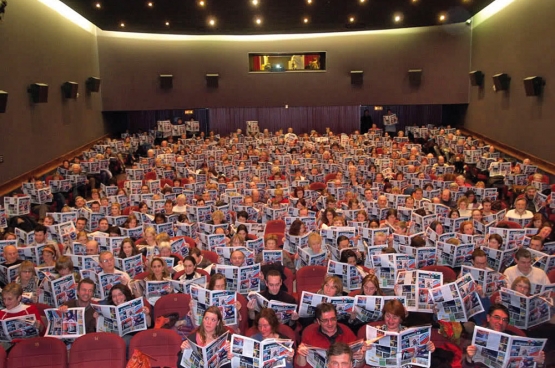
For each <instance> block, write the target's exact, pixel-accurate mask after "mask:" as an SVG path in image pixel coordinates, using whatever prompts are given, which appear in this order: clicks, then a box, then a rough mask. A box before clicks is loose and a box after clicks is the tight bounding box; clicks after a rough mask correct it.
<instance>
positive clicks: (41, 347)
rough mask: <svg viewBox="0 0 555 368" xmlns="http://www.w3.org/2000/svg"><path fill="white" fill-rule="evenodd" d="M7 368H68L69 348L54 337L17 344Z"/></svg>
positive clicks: (11, 352) (31, 339) (27, 340)
mask: <svg viewBox="0 0 555 368" xmlns="http://www.w3.org/2000/svg"><path fill="white" fill-rule="evenodd" d="M6 367H7V368H35V367H36V368H67V348H66V345H65V344H64V343H63V342H62V341H61V340H59V339H56V338H54V337H34V338H30V339H23V340H21V341H20V342H18V343H16V344H15V345H14V346H13V348H12V349H11V350H10V354H9V355H8V363H7V365H6Z"/></svg>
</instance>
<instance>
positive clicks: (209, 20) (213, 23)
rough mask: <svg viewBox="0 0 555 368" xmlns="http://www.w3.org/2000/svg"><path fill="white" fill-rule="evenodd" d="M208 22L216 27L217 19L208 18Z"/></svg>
mask: <svg viewBox="0 0 555 368" xmlns="http://www.w3.org/2000/svg"><path fill="white" fill-rule="evenodd" d="M208 24H210V26H212V27H214V26H215V25H216V19H214V18H210V19H208Z"/></svg>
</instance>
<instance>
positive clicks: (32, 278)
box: [15, 261, 39, 303]
mask: <svg viewBox="0 0 555 368" xmlns="http://www.w3.org/2000/svg"><path fill="white" fill-rule="evenodd" d="M15 282H16V283H17V284H19V285H21V288H22V289H23V301H24V302H25V303H36V302H37V300H38V294H37V292H38V287H39V278H38V277H37V274H36V272H35V265H34V264H33V262H31V261H23V262H21V264H20V265H19V276H17V278H16V279H15Z"/></svg>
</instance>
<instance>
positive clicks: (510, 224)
mask: <svg viewBox="0 0 555 368" xmlns="http://www.w3.org/2000/svg"><path fill="white" fill-rule="evenodd" d="M499 225H507V226H508V227H509V229H522V226H520V224H519V223H518V222H514V221H499V222H498V223H497V225H495V226H496V227H497V226H499Z"/></svg>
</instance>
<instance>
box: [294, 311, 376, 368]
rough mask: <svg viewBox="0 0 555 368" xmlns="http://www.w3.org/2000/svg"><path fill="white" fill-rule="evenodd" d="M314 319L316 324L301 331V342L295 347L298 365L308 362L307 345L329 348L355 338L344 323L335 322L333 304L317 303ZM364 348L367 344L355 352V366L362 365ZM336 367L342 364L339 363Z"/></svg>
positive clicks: (305, 364)
mask: <svg viewBox="0 0 555 368" xmlns="http://www.w3.org/2000/svg"><path fill="white" fill-rule="evenodd" d="M316 321H317V324H312V325H310V326H308V327H307V328H305V330H304V331H303V336H302V338H301V344H300V345H299V348H298V349H297V358H296V359H297V360H296V363H297V365H299V366H300V367H305V366H307V364H308V362H307V356H308V351H309V347H315V348H321V349H329V348H330V346H331V345H332V344H334V343H339V342H342V343H345V344H350V343H352V342H354V341H356V339H357V338H356V336H355V334H354V333H353V332H352V331H351V330H350V329H349V327H347V326H345V325H344V324H341V323H337V311H336V310H335V306H334V305H333V304H330V303H321V304H319V305H318V306H317V307H316ZM366 350H367V346H366V345H364V346H363V347H362V349H361V350H360V351H359V352H357V353H356V354H355V356H354V359H355V365H354V366H355V367H362V366H363V365H364V359H363V357H364V353H365V352H366ZM332 367H333V366H332ZM336 367H343V366H341V365H340V366H336ZM348 367H350V366H348Z"/></svg>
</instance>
